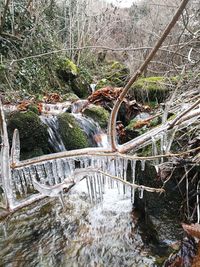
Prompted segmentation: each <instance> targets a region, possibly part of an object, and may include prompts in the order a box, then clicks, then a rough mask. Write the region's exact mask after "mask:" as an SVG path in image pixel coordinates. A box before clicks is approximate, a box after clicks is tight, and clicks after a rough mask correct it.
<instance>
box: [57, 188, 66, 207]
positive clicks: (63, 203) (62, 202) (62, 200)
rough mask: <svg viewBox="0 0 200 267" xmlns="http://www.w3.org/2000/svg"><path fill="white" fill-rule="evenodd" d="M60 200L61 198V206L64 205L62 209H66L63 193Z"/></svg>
mask: <svg viewBox="0 0 200 267" xmlns="http://www.w3.org/2000/svg"><path fill="white" fill-rule="evenodd" d="M58 198H59V200H60V203H61V205H62V208H63V209H64V208H65V202H64V198H63V194H62V192H60V194H59V197H58Z"/></svg>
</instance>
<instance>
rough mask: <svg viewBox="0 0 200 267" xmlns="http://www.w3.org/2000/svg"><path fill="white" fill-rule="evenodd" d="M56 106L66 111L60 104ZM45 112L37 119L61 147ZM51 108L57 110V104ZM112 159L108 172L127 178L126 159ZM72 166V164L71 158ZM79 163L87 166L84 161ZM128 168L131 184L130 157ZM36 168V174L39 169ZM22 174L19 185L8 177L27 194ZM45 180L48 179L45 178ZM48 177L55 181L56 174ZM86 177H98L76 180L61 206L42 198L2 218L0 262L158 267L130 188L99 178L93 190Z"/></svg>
mask: <svg viewBox="0 0 200 267" xmlns="http://www.w3.org/2000/svg"><path fill="white" fill-rule="evenodd" d="M61 109H62V111H63V112H65V109H63V108H62V106H61ZM49 110H50V111H51V114H47V115H44V114H43V115H41V120H42V121H43V122H44V123H45V124H46V125H47V126H48V132H49V142H50V143H51V145H52V146H54V150H55V152H58V151H63V150H65V147H64V144H63V142H62V139H61V137H60V135H59V133H58V131H57V129H58V125H57V118H56V114H54V113H53V112H52V110H51V109H50V108H49ZM55 110H56V112H58V113H60V110H58V108H57V109H55ZM52 113H53V114H52ZM73 115H74V117H75V118H76V120H77V121H78V123H79V125H80V127H81V128H82V129H83V130H84V132H85V133H86V134H87V136H88V138H89V139H91V143H92V142H93V145H94V146H102V147H105V146H107V136H106V134H105V133H103V132H102V130H101V129H100V127H99V125H98V124H97V123H96V122H94V121H93V120H91V119H89V118H87V117H83V116H82V115H81V114H73ZM94 135H100V136H101V138H100V142H99V143H97V142H96V143H94V141H95V140H94V139H93V136H94ZM93 160H94V159H93ZM58 161H59V160H58ZM58 161H57V162H56V164H58V163H59V162H58ZM94 161H95V160H94ZM60 162H61V160H60ZM97 162H98V160H97ZM112 162H114V161H112ZM112 162H111V161H109V162H108V163H107V165H108V166H110V171H111V172H110V173H111V174H115V175H117V176H118V175H119V177H125V178H124V179H126V175H128V173H127V166H128V163H127V161H124V162H123V161H122V162H121V161H120V160H119V162H118V164H117V163H116V164H115V165H114V163H112ZM120 162H121V163H120ZM64 163H65V165H66V166H67V165H70V164H68V163H67V162H64ZM52 164H53V163H52ZM102 164H103V163H102ZM120 164H122V165H120ZM54 165H55V164H54ZM54 165H52V166H54ZM72 165H73V166H74V168H75V160H74V162H73V164H72ZM47 166H48V164H46V165H45V164H44V168H47ZM55 166H57V165H55ZM59 166H60V165H59ZM70 166H71V165H70ZM84 166H88V163H87V161H86V162H85V165H84ZM94 166H95V165H94ZM130 167H131V170H132V181H133V182H134V181H135V168H136V163H135V162H134V161H133V162H132V163H131V165H130ZM52 168H53V167H52ZM141 168H142V171H144V168H145V164H144V162H142V163H141ZM36 169H37V170H36V172H37V173H38V175H39V173H40V172H39V167H37V168H36ZM47 169H48V168H47ZM47 169H46V172H48V170H47ZM65 171H66V170H65ZM49 172H51V170H49ZM17 173H18V172H17ZM53 173H54V172H53V170H52V174H53ZM41 175H43V174H42V173H41ZM22 176H23V177H24V178H23V179H24V180H23V181H22V182H20V183H19V184H18V182H19V181H18V180H16V181H13V183H16V185H15V188H16V190H18V189H19V192H18V196H19V195H20V194H22V195H23V194H24V192H25V193H27V192H26V190H25V191H24V189H23V187H24V188H25V186H26V185H27V183H28V182H27V181H28V180H27V181H26V178H27V173H26V171H25V172H24V173H23V175H22V174H21V178H20V179H22ZM41 177H42V176H41ZM42 179H43V178H40V181H42ZM45 179H46V178H45ZM49 179H50V180H51V177H50V176H49ZM52 179H55V180H56V177H52ZM90 179H96V181H98V179H99V178H98V177H96V178H95V176H94V178H92V177H89V178H87V179H84V180H82V181H80V182H79V183H77V184H76V185H75V186H74V187H73V188H72V189H71V190H70V191H68V192H67V193H65V194H64V195H63V202H64V207H63V205H61V202H60V200H59V198H58V197H52V198H48V197H47V198H45V199H43V200H41V201H39V202H37V203H35V204H32V205H31V206H28V207H27V208H24V209H21V210H19V211H17V212H15V213H14V214H12V215H10V216H8V217H7V218H6V219H4V220H2V221H1V222H0V266H3V267H4V266H5V267H13V266H16V267H21V266H29V267H32V266H38V267H47V266H48V267H49V266H56V267H57V266H59V267H60V266H61V267H62V266H63V267H65V266H66V267H107V266H111V267H112V266H113V267H119V266H122V267H126V266H127V267H128V266H135V267H145V266H146V267H153V266H158V265H157V263H156V262H157V257H158V256H157V253H156V252H153V250H151V249H150V248H148V246H146V245H145V244H144V243H143V239H142V234H143V233H141V229H139V227H138V217H137V216H136V215H135V213H134V211H133V202H134V192H131V190H130V187H126V188H125V186H124V185H122V184H121V183H119V182H116V181H113V180H111V179H110V178H108V179H105V180H104V179H103V180H102V182H103V186H102V185H100V188H96V186H97V185H98V183H97V182H95V183H94V182H91V181H90ZM88 181H89V182H90V185H88V183H89V182H88ZM46 182H47V181H46ZM47 183H48V182H47ZM50 184H51V183H50ZM88 188H90V190H88ZM88 191H90V194H88ZM100 191H101V192H100ZM133 191H134V190H133ZM94 192H95V193H94ZM97 193H98V194H97ZM92 194H93V197H91V195H92ZM25 195H26V194H25ZM142 198H143V190H141V192H139V201H140V200H141V199H142ZM63 202H62V204H63ZM149 231H151V230H149ZM163 239H164V238H163Z"/></svg>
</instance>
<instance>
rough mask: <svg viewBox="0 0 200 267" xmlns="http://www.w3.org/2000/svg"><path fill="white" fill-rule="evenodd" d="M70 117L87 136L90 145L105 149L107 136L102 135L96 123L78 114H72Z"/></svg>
mask: <svg viewBox="0 0 200 267" xmlns="http://www.w3.org/2000/svg"><path fill="white" fill-rule="evenodd" d="M72 115H73V116H74V117H75V119H76V120H77V122H78V123H79V125H80V127H81V128H82V130H83V131H84V132H85V133H86V135H87V136H88V139H89V141H90V145H92V146H96V145H97V146H99V147H106V146H107V145H108V141H107V135H106V134H104V133H103V131H102V130H101V128H100V126H99V124H98V123H97V122H95V121H94V120H92V119H91V118H87V117H85V116H82V114H80V113H72Z"/></svg>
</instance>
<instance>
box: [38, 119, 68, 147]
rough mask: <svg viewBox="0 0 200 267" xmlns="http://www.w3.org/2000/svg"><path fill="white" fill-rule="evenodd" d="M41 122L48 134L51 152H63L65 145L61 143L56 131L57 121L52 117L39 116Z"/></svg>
mask: <svg viewBox="0 0 200 267" xmlns="http://www.w3.org/2000/svg"><path fill="white" fill-rule="evenodd" d="M40 119H41V121H42V122H43V123H44V124H46V125H47V127H48V133H49V144H50V146H51V148H52V150H53V152H60V151H65V150H66V148H65V145H64V143H63V141H62V138H61V136H60V134H59V130H58V119H57V117H56V116H55V115H54V116H53V115H50V116H44V115H41V116H40Z"/></svg>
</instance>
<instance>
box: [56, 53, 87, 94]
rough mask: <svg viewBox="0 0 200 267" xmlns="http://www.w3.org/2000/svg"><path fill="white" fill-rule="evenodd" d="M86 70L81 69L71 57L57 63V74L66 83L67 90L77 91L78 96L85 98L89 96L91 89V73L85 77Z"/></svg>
mask: <svg viewBox="0 0 200 267" xmlns="http://www.w3.org/2000/svg"><path fill="white" fill-rule="evenodd" d="M84 73H85V72H84V71H82V70H80V69H79V68H78V67H77V66H76V64H75V63H74V62H73V61H71V60H70V59H68V58H66V59H62V60H60V61H59V62H58V65H57V74H58V77H59V78H60V80H61V81H62V82H65V83H66V86H64V85H63V86H64V87H66V90H65V91H66V92H67V93H70V92H73V93H75V94H76V95H77V96H78V97H81V98H85V97H87V96H89V94H90V92H91V89H90V83H89V81H90V79H89V78H88V77H89V74H87V75H86V76H87V78H85V75H84Z"/></svg>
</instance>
